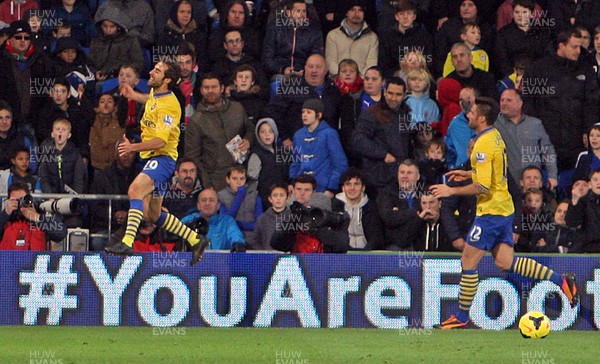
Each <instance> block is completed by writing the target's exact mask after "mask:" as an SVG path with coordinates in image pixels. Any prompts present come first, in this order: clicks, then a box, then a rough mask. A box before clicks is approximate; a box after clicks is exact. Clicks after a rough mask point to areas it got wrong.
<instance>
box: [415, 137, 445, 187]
mask: <svg viewBox="0 0 600 364" xmlns="http://www.w3.org/2000/svg"><path fill="white" fill-rule="evenodd" d="M445 157H446V144H445V143H444V141H443V140H441V139H433V140H431V141H430V142H429V143H428V144H427V151H426V152H425V159H422V160H421V161H419V163H418V165H419V172H420V173H421V181H422V182H423V183H424V184H425V185H437V184H442V183H445V179H444V174H445V173H446V172H447V171H448V169H447V168H446V163H445V161H444V159H445Z"/></svg>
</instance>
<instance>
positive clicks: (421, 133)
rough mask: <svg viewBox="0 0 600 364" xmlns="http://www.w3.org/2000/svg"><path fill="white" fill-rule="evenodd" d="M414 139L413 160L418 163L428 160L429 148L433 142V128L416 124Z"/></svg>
mask: <svg viewBox="0 0 600 364" xmlns="http://www.w3.org/2000/svg"><path fill="white" fill-rule="evenodd" d="M414 131H416V134H415V135H414V139H413V159H414V160H415V161H417V162H419V161H421V160H423V159H426V158H427V156H426V155H427V146H428V145H429V143H430V142H431V141H432V140H433V128H432V126H431V125H429V124H428V123H425V122H422V123H418V124H416V126H415V128H414Z"/></svg>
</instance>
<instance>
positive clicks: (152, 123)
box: [106, 62, 209, 265]
mask: <svg viewBox="0 0 600 364" xmlns="http://www.w3.org/2000/svg"><path fill="white" fill-rule="evenodd" d="M178 79H179V68H178V66H177V65H176V64H172V63H166V62H159V63H157V64H156V66H154V69H152V70H151V71H150V79H149V80H148V86H150V87H151V91H150V94H149V95H145V94H140V93H138V92H135V91H134V90H133V89H132V88H131V87H130V86H127V85H126V86H124V87H123V89H122V91H121V93H122V95H123V96H125V97H127V98H128V99H133V100H135V101H137V102H140V103H145V108H144V116H143V117H142V120H141V122H140V124H141V130H142V141H141V142H140V143H131V142H130V141H129V140H128V139H127V138H126V137H125V135H123V142H122V143H121V144H119V154H125V153H128V152H139V153H140V157H141V158H142V159H144V160H146V164H145V165H144V169H143V170H142V171H141V172H140V174H139V175H138V176H137V177H136V178H135V179H134V180H133V182H132V183H131V185H130V186H129V191H128V195H129V203H130V207H129V214H128V216H127V230H126V232H125V236H124V237H123V240H122V241H121V242H120V243H118V244H115V245H113V246H109V247H106V251H107V252H109V253H112V254H118V255H129V254H131V253H133V241H134V238H135V235H136V233H137V229H138V227H139V225H140V221H141V220H142V218H145V219H147V220H148V221H150V222H152V223H154V224H156V225H157V226H159V227H163V228H165V230H167V231H169V232H171V233H174V234H176V235H179V236H181V237H182V238H184V239H186V240H187V241H188V242H189V243H190V244H191V245H192V249H193V250H192V252H193V255H192V261H191V264H192V265H194V264H196V263H197V262H198V261H199V260H200V259H202V255H203V253H204V250H206V247H207V246H208V244H209V242H208V240H206V237H204V236H203V235H200V234H198V233H196V232H195V231H193V230H192V229H190V228H188V227H187V226H185V225H184V224H182V223H181V221H179V219H177V218H176V217H175V216H173V215H171V214H169V213H167V212H164V211H162V210H161V206H162V198H163V196H164V194H165V192H166V190H167V189H168V181H169V179H170V178H171V176H172V175H173V172H174V170H175V164H176V161H177V144H178V143H179V132H180V130H179V123H180V121H181V107H180V105H179V102H178V101H177V98H176V97H175V95H174V94H173V92H172V91H171V88H172V87H174V86H175V83H176V82H177V80H178Z"/></svg>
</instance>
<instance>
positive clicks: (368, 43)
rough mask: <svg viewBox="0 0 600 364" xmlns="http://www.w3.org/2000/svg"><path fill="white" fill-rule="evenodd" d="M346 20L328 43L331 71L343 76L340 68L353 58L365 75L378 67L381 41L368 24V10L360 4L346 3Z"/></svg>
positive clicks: (333, 33)
mask: <svg viewBox="0 0 600 364" xmlns="http://www.w3.org/2000/svg"><path fill="white" fill-rule="evenodd" d="M342 6H343V9H344V15H345V18H344V19H343V20H342V22H341V24H340V26H339V27H338V28H336V29H333V30H331V31H330V32H329V33H328V34H327V39H326V40H325V58H326V59H327V68H328V69H329V72H330V73H331V74H332V75H337V74H338V73H339V70H338V65H339V63H340V61H342V60H343V59H347V58H351V59H353V60H354V61H355V62H356V63H357V64H358V68H359V70H360V73H361V74H363V75H364V73H365V72H366V71H367V69H368V68H369V67H371V66H375V65H377V52H378V49H379V39H378V38H377V35H376V34H375V33H374V32H373V31H372V30H371V28H369V25H368V24H367V23H366V22H365V6H364V5H363V3H362V1H360V0H349V1H345V2H343V3H342Z"/></svg>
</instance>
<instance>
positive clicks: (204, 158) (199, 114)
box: [185, 73, 254, 191]
mask: <svg viewBox="0 0 600 364" xmlns="http://www.w3.org/2000/svg"><path fill="white" fill-rule="evenodd" d="M223 91H224V86H223V84H222V83H221V80H219V78H218V77H217V76H216V75H215V74H214V73H208V74H206V75H205V76H204V78H203V79H202V83H201V89H200V92H201V93H202V100H201V101H200V103H198V106H197V107H196V112H195V113H194V115H192V118H191V119H190V121H189V122H188V124H187V127H186V131H185V133H186V138H185V156H186V157H187V158H190V159H191V160H193V161H194V162H196V165H197V166H198V170H199V176H200V180H201V181H202V184H203V186H204V188H207V187H214V188H215V189H216V190H218V191H220V190H222V189H223V188H225V176H226V175H227V170H228V169H229V167H232V166H234V165H235V164H237V162H236V161H235V160H234V159H233V157H232V156H231V154H230V153H229V151H228V150H227V147H226V144H227V143H229V141H231V140H232V139H233V138H234V137H236V136H239V137H240V138H242V141H241V143H240V144H239V145H238V151H239V152H240V153H244V152H248V150H249V149H250V143H251V142H252V141H253V140H254V135H253V134H254V127H253V126H252V123H251V122H250V121H249V120H248V116H247V115H246V111H244V107H243V106H242V104H240V103H239V102H236V101H231V100H229V99H228V98H226V97H225V96H223Z"/></svg>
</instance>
